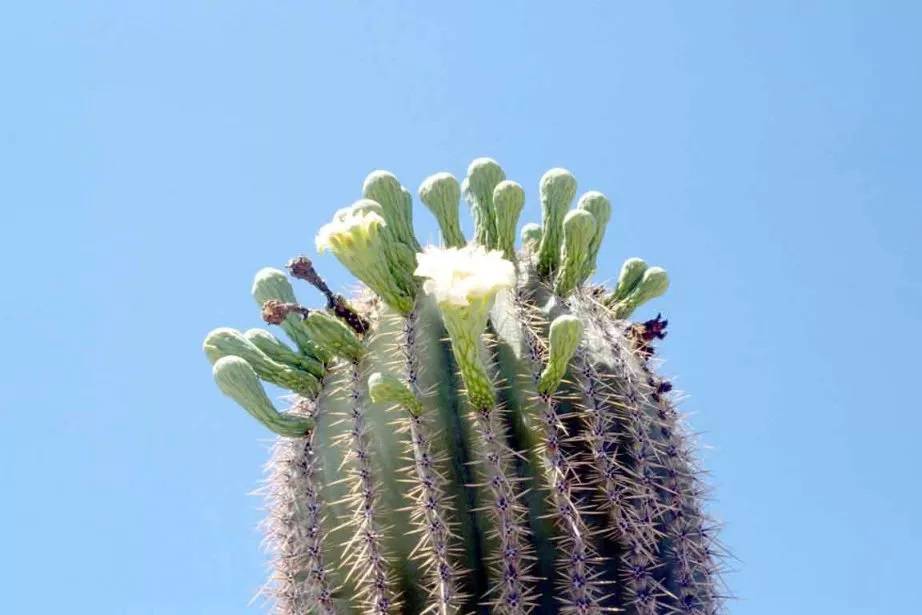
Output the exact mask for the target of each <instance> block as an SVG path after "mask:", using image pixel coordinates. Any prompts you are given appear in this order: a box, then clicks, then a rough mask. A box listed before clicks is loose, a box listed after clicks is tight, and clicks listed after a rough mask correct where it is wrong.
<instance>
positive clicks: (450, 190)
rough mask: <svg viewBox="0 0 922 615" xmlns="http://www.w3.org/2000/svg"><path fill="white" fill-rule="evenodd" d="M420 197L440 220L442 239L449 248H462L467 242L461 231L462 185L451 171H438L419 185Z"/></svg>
mask: <svg viewBox="0 0 922 615" xmlns="http://www.w3.org/2000/svg"><path fill="white" fill-rule="evenodd" d="M419 198H420V200H421V201H422V202H423V204H424V205H425V206H426V207H428V208H429V211H431V212H432V215H434V216H435V219H436V220H438V223H439V229H441V231H442V241H444V242H445V247H447V248H460V247H462V246H464V244H466V243H467V240H466V239H465V238H464V234H463V233H462V232H461V220H460V218H459V215H458V203H459V201H460V200H461V187H460V186H459V185H458V180H457V179H455V177H454V175H452V174H451V173H436V174H435V175H430V176H429V177H427V178H426V179H425V180H424V181H423V183H422V184H420V186H419Z"/></svg>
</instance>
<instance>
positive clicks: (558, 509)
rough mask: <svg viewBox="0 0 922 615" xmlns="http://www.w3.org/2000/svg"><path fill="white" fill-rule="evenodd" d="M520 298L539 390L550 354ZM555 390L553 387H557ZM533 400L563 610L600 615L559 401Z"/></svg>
mask: <svg viewBox="0 0 922 615" xmlns="http://www.w3.org/2000/svg"><path fill="white" fill-rule="evenodd" d="M521 299H522V296H521V295H519V301H518V310H519V312H520V314H521V319H520V320H521V322H522V333H523V339H524V341H525V347H526V348H527V353H528V354H527V356H528V360H529V362H530V364H531V367H532V380H533V382H534V385H535V387H536V389H539V390H540V389H542V388H543V387H542V380H544V379H545V378H544V374H543V372H544V371H546V369H544V368H542V365H543V364H544V363H545V355H546V354H547V352H546V349H545V345H544V344H543V342H542V340H541V338H540V337H539V336H538V333H537V331H536V330H534V329H532V327H531V326H530V323H531V322H532V320H533V318H532V317H531V316H530V315H529V311H530V310H529V306H528V305H526V304H525V303H524V302H523V301H522V300H521ZM567 360H569V357H567ZM556 388H557V387H556V385H555V386H554V387H553V390H556ZM534 401H535V404H534V405H535V406H537V407H540V409H541V410H540V417H535V419H536V420H535V423H536V424H537V425H538V426H539V427H540V429H541V431H542V433H543V437H544V442H543V446H542V447H541V449H542V454H543V457H544V459H543V461H544V469H545V480H546V481H547V484H548V485H547V486H548V493H549V499H550V504H551V506H552V510H553V512H554V521H555V523H556V525H557V528H558V530H559V531H560V532H561V533H562V540H561V544H560V546H561V549H560V552H561V555H560V564H561V566H562V575H563V576H564V580H563V584H564V589H565V591H566V595H565V596H564V597H562V602H563V605H564V610H565V611H567V612H573V613H580V614H587V615H588V614H590V613H591V614H598V613H601V612H602V607H601V605H600V601H601V599H602V596H601V588H600V586H599V584H598V583H597V580H598V576H599V574H598V572H597V571H596V570H595V564H597V563H598V556H597V555H596V554H595V552H594V549H593V548H592V547H591V546H590V544H589V541H588V539H589V534H590V532H589V528H588V526H587V525H586V522H585V520H584V519H583V514H582V509H583V505H582V503H581V502H580V501H579V500H578V499H577V498H576V496H575V494H574V489H573V487H574V483H576V482H578V481H579V477H578V476H577V473H576V470H575V468H574V464H573V462H572V460H571V459H570V457H569V456H568V455H567V453H566V452H565V451H564V449H563V442H564V440H565V438H566V437H567V433H566V430H565V428H564V426H563V420H562V417H561V416H560V415H559V413H558V406H559V401H558V399H557V397H556V395H555V394H553V393H552V392H539V393H538V395H537V398H536V399H535V400H534Z"/></svg>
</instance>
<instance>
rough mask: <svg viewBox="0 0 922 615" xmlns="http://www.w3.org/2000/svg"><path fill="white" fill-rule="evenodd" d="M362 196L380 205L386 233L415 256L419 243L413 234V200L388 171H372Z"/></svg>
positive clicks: (366, 180)
mask: <svg viewBox="0 0 922 615" xmlns="http://www.w3.org/2000/svg"><path fill="white" fill-rule="evenodd" d="M362 196H363V197H365V198H366V199H371V200H372V201H375V202H377V203H379V204H380V205H381V209H382V210H383V213H384V221H385V222H386V223H387V228H386V230H385V232H386V233H388V234H390V235H392V236H393V237H394V238H395V239H396V240H397V241H398V242H400V243H402V244H404V245H406V246H408V247H409V248H410V249H411V250H412V251H413V253H414V254H415V253H416V252H417V251H418V250H419V242H417V241H416V235H414V234H413V199H412V198H411V197H410V195H409V193H408V192H407V191H406V190H405V189H404V188H403V186H401V185H400V182H399V181H398V180H397V178H396V177H394V175H393V174H392V173H389V172H388V171H372V172H371V173H370V174H369V175H368V177H366V178H365V183H364V184H362Z"/></svg>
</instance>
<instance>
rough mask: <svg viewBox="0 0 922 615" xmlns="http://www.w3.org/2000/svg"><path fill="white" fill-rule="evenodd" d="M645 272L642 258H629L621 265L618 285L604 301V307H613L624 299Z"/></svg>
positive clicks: (645, 268)
mask: <svg viewBox="0 0 922 615" xmlns="http://www.w3.org/2000/svg"><path fill="white" fill-rule="evenodd" d="M646 270H647V263H646V261H644V260H643V259H642V258H637V257H636V256H635V257H633V258H629V259H627V260H626V261H624V264H623V265H621V273H620V274H619V275H618V284H617V285H615V290H614V291H613V292H612V293H611V295H609V296H608V298H607V299H606V300H605V303H606V305H614V304H615V303H617V302H618V301H621V300H623V299H625V298H626V297H627V296H628V295H629V294H631V291H633V290H634V288H635V287H636V286H637V284H638V283H639V282H640V278H642V277H643V272H644V271H646Z"/></svg>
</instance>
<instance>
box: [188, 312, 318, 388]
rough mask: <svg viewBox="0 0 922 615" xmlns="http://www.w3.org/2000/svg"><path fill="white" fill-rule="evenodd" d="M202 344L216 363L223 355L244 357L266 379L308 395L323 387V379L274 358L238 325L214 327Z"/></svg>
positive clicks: (208, 355)
mask: <svg viewBox="0 0 922 615" xmlns="http://www.w3.org/2000/svg"><path fill="white" fill-rule="evenodd" d="M202 348H203V350H204V351H205V355H206V356H207V357H208V360H209V361H211V362H212V363H216V362H217V361H218V359H220V358H222V357H228V356H235V357H240V358H241V359H244V360H245V361H246V362H247V363H248V364H249V365H250V366H251V367H252V368H253V370H255V371H256V373H257V374H259V377H260V378H262V379H263V380H265V381H266V382H271V383H272V384H276V385H278V386H280V387H283V388H286V389H289V390H291V391H294V392H295V393H298V394H300V395H304V396H305V397H311V396H313V395H316V394H317V393H318V392H319V391H320V382H319V381H318V380H317V379H316V378H315V377H314V376H312V375H311V374H309V373H307V372H304V371H301V370H299V369H295V368H294V367H291V366H289V365H284V364H282V363H279V362H278V361H274V360H273V359H271V358H270V357H269V355H267V354H266V353H264V352H263V351H262V350H260V349H259V348H257V347H256V346H254V345H253V343H252V342H250V341H249V340H248V339H247V338H245V337H244V336H243V334H241V333H240V332H239V331H237V330H236V329H230V328H228V327H221V328H218V329H215V330H213V331H212V332H211V333H209V334H208V335H207V336H205V343H204V344H203V345H202Z"/></svg>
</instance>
